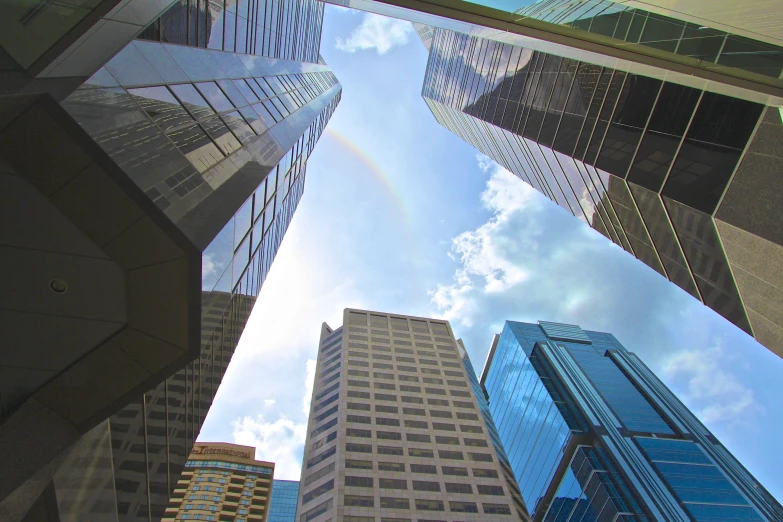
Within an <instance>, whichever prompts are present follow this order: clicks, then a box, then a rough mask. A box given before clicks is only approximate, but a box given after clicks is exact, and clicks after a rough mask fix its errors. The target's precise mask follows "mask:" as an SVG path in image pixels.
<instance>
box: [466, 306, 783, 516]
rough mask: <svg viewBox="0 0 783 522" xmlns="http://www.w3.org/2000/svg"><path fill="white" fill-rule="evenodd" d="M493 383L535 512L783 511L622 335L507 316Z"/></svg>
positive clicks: (504, 439) (491, 369)
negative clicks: (622, 341) (630, 348)
mask: <svg viewBox="0 0 783 522" xmlns="http://www.w3.org/2000/svg"><path fill="white" fill-rule="evenodd" d="M481 383H482V385H483V387H484V390H485V392H486V394H487V396H488V397H489V411H490V412H491V415H492V417H493V419H494V421H495V424H496V426H497V429H498V434H499V438H500V441H501V443H502V444H503V446H504V447H505V449H506V452H507V454H508V458H509V462H510V466H511V468H512V469H513V472H514V474H515V476H516V478H517V481H518V483H519V487H520V490H521V492H522V497H523V499H524V501H525V505H526V506H527V507H528V509H529V513H530V515H531V517H532V518H533V520H542V521H558V522H566V521H585V522H587V521H599V520H629V521H630V520H637V521H653V520H655V521H664V520H666V521H668V520H671V521H675V520H693V521H705V522H706V521H715V522H717V521H719V520H721V521H728V520H747V521H762V520H764V521H767V520H768V521H773V520H779V519H780V517H781V516H782V515H783V508H782V507H781V506H780V504H779V503H777V502H776V501H775V500H774V499H773V498H772V497H771V496H770V495H769V494H768V493H767V492H766V491H765V490H764V488H763V487H762V486H761V485H760V484H759V483H758V482H756V481H755V479H753V477H752V476H751V475H750V474H749V473H748V472H747V471H746V470H745V469H744V468H743V467H742V466H741V465H740V464H739V462H737V460H736V459H735V458H734V457H733V456H731V455H730V454H729V453H728V452H727V451H726V450H725V448H724V447H723V446H722V445H721V444H720V442H719V441H718V440H717V439H716V438H715V437H714V436H713V435H712V434H711V433H709V431H707V429H706V428H705V427H704V426H703V425H702V424H701V423H700V422H699V421H698V420H697V419H696V418H695V417H694V416H693V414H692V413H691V412H690V411H688V410H687V409H685V407H684V406H683V405H682V404H681V403H680V402H679V401H678V400H677V399H676V397H674V395H673V394H672V393H671V392H670V391H669V390H668V389H667V388H666V387H665V386H663V384H662V383H661V382H660V381H658V379H657V378H656V377H655V376H654V375H653V374H652V372H650V371H649V369H647V367H646V366H644V364H642V362H641V361H640V360H639V359H638V358H637V357H636V356H635V355H634V354H632V353H629V352H628V351H626V349H625V348H624V347H623V346H622V345H621V344H620V343H619V342H618V341H617V339H615V338H614V336H612V335H611V334H607V333H601V332H592V331H583V330H581V328H579V327H578V326H574V325H557V324H555V323H540V324H528V323H517V322H510V321H509V322H506V324H505V327H504V328H503V332H502V333H501V334H500V335H499V336H497V337H496V339H495V342H494V343H493V346H492V348H491V350H490V356H489V359H488V361H487V365H486V366H485V368H484V371H483V374H482V378H481Z"/></svg>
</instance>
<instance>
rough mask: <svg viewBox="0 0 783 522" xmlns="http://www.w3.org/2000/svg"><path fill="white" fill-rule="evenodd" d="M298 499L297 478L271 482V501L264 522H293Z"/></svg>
mask: <svg viewBox="0 0 783 522" xmlns="http://www.w3.org/2000/svg"><path fill="white" fill-rule="evenodd" d="M298 500H299V481H298V480H275V481H274V482H272V503H271V504H270V505H269V515H268V516H267V518H266V522H295V521H296V503H297V501H298Z"/></svg>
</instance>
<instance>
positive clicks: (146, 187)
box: [0, 0, 341, 522]
mask: <svg viewBox="0 0 783 522" xmlns="http://www.w3.org/2000/svg"><path fill="white" fill-rule="evenodd" d="M105 4H106V2H104V3H102V4H100V5H99V6H98V7H96V8H95V9H97V10H96V11H95V12H94V13H89V12H88V13H85V14H84V17H83V19H81V21H78V20H77V21H76V22H75V25H72V26H68V27H70V29H69V28H68V27H61V29H62V30H63V31H65V32H66V33H67V34H69V35H71V36H73V37H74V38H75V40H74V42H73V43H72V44H68V45H66V43H67V42H66V40H68V38H70V36H69V37H68V38H66V37H62V38H60V39H59V40H57V42H56V43H55V44H53V45H52V47H51V48H49V49H48V50H46V49H44V50H42V51H41V53H40V54H39V55H37V57H36V56H33V55H32V54H30V55H29V56H27V55H24V53H23V52H22V51H25V49H27V50H28V51H31V52H32V50H34V46H31V47H29V48H22V47H19V46H17V45H16V43H18V42H10V43H9V42H7V41H5V40H3V38H5V37H6V36H7V33H3V36H2V37H0V44H2V45H3V52H4V53H5V54H2V53H0V67H3V71H4V73H5V74H4V76H3V80H2V84H0V87H2V91H0V92H2V93H3V94H4V95H3V96H0V158H1V161H0V183H1V184H2V187H0V198H2V201H1V202H0V205H2V207H3V209H4V212H3V216H2V219H3V233H2V237H0V245H2V247H1V248H2V249H3V255H2V256H0V258H2V260H3V263H4V268H5V270H3V273H4V274H5V277H4V279H3V281H2V286H3V288H4V292H3V295H2V300H3V302H2V306H1V308H2V314H0V321H2V323H1V324H2V330H3V333H4V335H5V337H6V340H7V341H8V342H6V343H4V344H3V348H2V349H1V350H2V364H0V439H2V440H3V444H2V445H0V446H1V447H0V462H3V467H4V469H5V470H7V472H6V473H3V476H2V478H0V518H2V519H3V520H21V519H22V517H24V516H25V513H28V518H27V519H28V520H30V521H32V520H39V519H42V520H45V519H46V518H45V517H47V516H49V517H50V518H51V520H56V519H57V518H58V517H59V520H61V521H62V522H66V521H71V520H73V521H77V520H78V521H82V520H91V521H103V520H106V521H107V522H108V521H113V522H114V521H130V520H144V521H151V520H159V519H160V517H161V516H162V515H163V511H164V509H165V507H166V505H167V503H168V499H169V495H170V493H171V491H172V490H173V488H174V486H175V485H176V483H177V480H178V477H179V475H180V473H181V471H182V469H183V467H184V465H185V461H186V459H187V456H188V454H189V453H190V450H191V448H192V446H193V444H194V442H195V440H196V437H197V436H198V433H199V430H200V428H201V425H202V423H203V421H204V418H205V416H206V413H207V411H208V409H209V407H210V405H211V403H212V399H213V397H214V395H215V393H216V391H217V387H218V385H219V384H220V381H221V379H222V377H223V375H224V373H225V371H226V367H227V365H228V363H229V361H230V360H231V356H232V354H233V351H234V349H235V348H236V344H237V341H238V339H239V337H240V335H241V333H242V330H243V328H244V325H245V323H246V321H247V318H248V316H249V314H250V311H251V309H252V307H253V304H254V302H255V299H256V296H257V294H258V291H259V289H260V287H261V286H262V284H263V282H264V279H265V277H266V275H267V273H268V271H269V268H270V266H271V263H272V261H273V259H274V257H275V254H276V252H277V250H278V248H279V246H280V243H281V241H282V239H283V237H284V235H285V232H286V230H287V228H288V225H289V224H290V222H291V219H292V217H293V214H294V212H295V210H296V207H297V205H298V203H299V200H300V198H301V196H302V192H303V190H304V183H305V177H306V167H307V158H308V157H309V155H310V153H311V152H312V150H313V147H314V146H315V144H316V142H317V141H318V138H319V137H320V135H321V133H322V131H323V129H324V128H325V126H326V124H327V122H328V120H329V118H330V116H331V115H332V113H333V111H334V110H335V108H336V106H337V104H338V103H339V100H340V95H341V87H340V85H339V83H338V82H337V80H336V78H335V76H334V74H333V73H332V72H331V70H330V69H329V67H328V66H327V65H325V64H324V63H323V60H322V59H321V58H320V56H319V53H318V49H319V47H320V34H321V23H322V16H323V5H322V4H320V3H318V2H314V1H309V0H301V1H300V0H291V1H287V2H268V3H267V2H254V3H253V4H252V6H248V4H246V3H245V4H242V3H240V5H239V6H237V5H236V4H233V3H228V4H226V3H221V4H217V3H214V2H211V3H210V4H209V9H208V11H209V13H210V14H209V16H206V14H204V16H203V17H202V15H201V14H199V13H207V11H205V10H203V9H202V8H203V7H204V6H205V5H206V4H205V3H204V2H202V3H200V4H199V3H198V2H190V3H188V2H187V1H186V2H183V3H177V4H176V5H175V6H174V7H173V8H172V10H170V11H167V12H165V13H163V14H161V12H162V11H164V10H165V9H166V8H168V7H169V6H170V5H171V3H170V2H162V3H160V5H158V4H155V6H153V5H152V4H153V3H149V2H148V3H145V4H144V5H140V4H138V3H136V2H123V4H122V6H121V8H120V7H116V8H115V9H114V10H111V9H109V11H108V12H107V11H102V10H103V9H104V7H108V6H107V5H105ZM50 7H51V6H48V5H44V4H42V5H40V6H39V11H40V12H39V14H37V15H35V13H32V14H30V17H29V19H25V20H26V21H25V23H23V24H21V25H20V26H18V27H16V29H18V30H19V31H27V32H26V33H24V35H25V36H24V38H27V37H34V36H35V33H36V31H38V32H40V31H44V30H45V27H46V23H50V22H51V23H55V22H57V20H58V19H57V16H60V15H62V13H63V12H64V11H62V10H60V11H56V10H55V11H53V10H51V9H50ZM4 9H5V8H4ZM125 9H127V11H125ZM77 11H78V10H77ZM88 11H89V10H88ZM99 11H100V12H99ZM120 11H122V12H123V13H124V14H118V13H119V12H120ZM6 12H7V11H4V14H5V13H6ZM8 12H10V11H8ZM50 15H51V16H50ZM55 15H56V16H55ZM131 15H132V16H131ZM52 16H53V17H54V18H52ZM74 16H75V15H74ZM47 17H48V18H47ZM95 17H98V18H97V19H96V18H95ZM129 17H130V18H133V20H135V21H134V23H130V22H128V21H127V20H128V19H129ZM145 17H146V19H147V21H143V20H142V19H144V18H145ZM0 18H2V22H1V23H2V24H3V27H6V26H10V25H13V24H14V23H15V20H16V19H12V18H8V17H0ZM120 19H121V20H120ZM229 19H231V20H233V22H231V23H229V22H228V20H229ZM123 20H124V21H123ZM44 22H46V23H44ZM60 22H62V23H64V22H63V21H62V20H60ZM202 22H203V23H202ZM251 22H252V24H251ZM150 23H151V25H150ZM90 24H93V25H90ZM118 24H119V25H118ZM131 26H132V27H131ZM145 27H148V29H146V30H145V31H144V34H143V36H144V38H145V39H135V40H134V39H133V38H134V37H135V36H136V35H137V34H138V33H139V32H140V31H142V30H143V29H144V28H145ZM164 27H169V28H170V29H164ZM208 28H211V29H210V30H209V31H208ZM16 29H15V30H16ZM74 31H75V32H76V33H79V32H80V31H81V32H80V35H79V34H76V33H74ZM156 31H157V32H156ZM217 31H220V33H219V36H218V32H217ZM31 35H32V36H31ZM155 35H157V38H154V36H155ZM205 35H211V36H209V37H208V38H207V37H206V36H205ZM20 38H21V39H22V40H23V39H24V38H22V37H21V36H20ZM155 40H156V41H155ZM20 41H21V40H20ZM47 41H48V40H46V38H43V37H42V38H41V43H42V44H44V43H46V42H47ZM218 41H219V42H220V45H218V44H217V42H218ZM229 41H230V42H231V44H230V45H229V44H228V43H227V42H229ZM20 53H21V54H20ZM33 54H35V53H33ZM25 56H27V58H29V59H25V60H26V61H25V60H23V58H24V57H25ZM22 62H24V63H22ZM44 62H47V63H44ZM97 485H100V486H97ZM36 517H37V518H36Z"/></svg>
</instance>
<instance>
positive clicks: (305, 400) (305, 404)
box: [302, 359, 315, 415]
mask: <svg viewBox="0 0 783 522" xmlns="http://www.w3.org/2000/svg"><path fill="white" fill-rule="evenodd" d="M306 368H307V370H306V371H305V382H304V385H305V393H304V397H302V412H303V413H304V414H305V415H310V400H311V399H312V397H313V384H314V383H315V359H308V360H307V363H306Z"/></svg>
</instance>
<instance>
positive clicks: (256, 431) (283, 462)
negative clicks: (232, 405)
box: [232, 414, 307, 480]
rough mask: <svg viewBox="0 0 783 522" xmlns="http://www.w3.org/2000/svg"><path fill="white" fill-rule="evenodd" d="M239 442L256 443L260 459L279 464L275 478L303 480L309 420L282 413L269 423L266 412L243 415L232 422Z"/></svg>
mask: <svg viewBox="0 0 783 522" xmlns="http://www.w3.org/2000/svg"><path fill="white" fill-rule="evenodd" d="M232 428H233V437H234V442H235V443H236V444H242V445H245V446H254V447H255V448H256V458H257V459H260V460H266V461H269V462H274V463H275V478H279V479H285V480H299V475H300V470H301V459H302V450H303V445H304V441H305V434H306V431H307V424H306V423H296V422H294V421H292V420H291V419H289V418H288V417H286V416H285V415H281V416H280V417H279V418H278V419H277V420H276V421H274V422H268V421H266V420H265V418H264V416H263V415H260V414H259V415H257V416H256V417H255V418H253V417H249V416H247V417H242V418H240V419H238V420H237V421H235V422H233V423H232Z"/></svg>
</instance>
